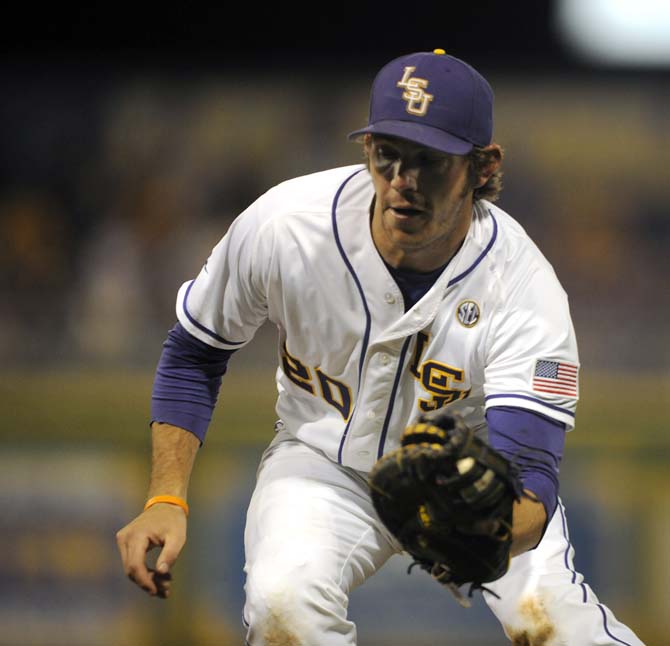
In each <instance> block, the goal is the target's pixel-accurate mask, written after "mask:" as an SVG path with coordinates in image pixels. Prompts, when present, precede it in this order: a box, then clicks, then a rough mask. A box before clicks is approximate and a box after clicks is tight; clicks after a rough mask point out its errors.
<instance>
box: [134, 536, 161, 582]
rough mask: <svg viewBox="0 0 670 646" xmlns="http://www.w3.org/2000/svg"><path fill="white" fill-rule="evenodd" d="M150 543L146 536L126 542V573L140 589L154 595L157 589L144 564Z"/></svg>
mask: <svg viewBox="0 0 670 646" xmlns="http://www.w3.org/2000/svg"><path fill="white" fill-rule="evenodd" d="M151 545H152V543H151V541H150V540H149V538H148V537H147V536H144V537H141V538H140V537H138V538H136V539H135V540H134V541H130V542H129V543H128V546H127V561H126V574H127V575H128V578H129V579H130V580H131V581H133V582H134V583H136V584H137V585H138V586H140V588H142V590H144V591H146V592H148V593H149V594H150V595H155V594H157V592H158V590H157V588H156V584H155V583H154V580H153V577H152V576H151V573H150V572H149V569H148V568H147V565H146V554H147V550H148V549H149V548H150V547H151Z"/></svg>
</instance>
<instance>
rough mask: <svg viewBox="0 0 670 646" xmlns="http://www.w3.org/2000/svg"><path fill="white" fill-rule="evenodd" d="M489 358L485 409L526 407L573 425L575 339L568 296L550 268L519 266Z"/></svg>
mask: <svg viewBox="0 0 670 646" xmlns="http://www.w3.org/2000/svg"><path fill="white" fill-rule="evenodd" d="M485 362H486V367H485V383H484V395H485V399H486V408H487V410H488V409H490V408H492V407H494V406H513V407H516V408H525V409H528V410H531V411H534V412H536V413H540V414H541V415H545V416H547V417H550V418H552V419H555V420H557V421H559V422H562V423H564V424H565V425H566V428H567V429H568V430H570V429H572V428H573V427H574V423H575V412H576V408H577V400H578V396H579V383H578V380H579V358H578V352H577V341H576V338H575V332H574V327H573V324H572V320H571V317H570V310H569V305H568V298H567V295H566V294H565V291H564V290H563V288H562V287H561V285H560V283H559V282H558V279H557V278H556V276H555V274H554V273H553V270H551V268H550V267H549V266H545V265H530V266H526V267H525V268H523V273H521V268H520V269H519V278H518V279H517V280H516V281H515V289H514V290H513V291H510V292H509V293H508V294H505V295H504V296H503V298H501V299H500V304H499V306H498V309H497V311H496V312H495V314H494V316H493V318H492V322H491V327H490V330H489V338H488V343H487V347H486V357H485Z"/></svg>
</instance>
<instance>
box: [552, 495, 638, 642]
mask: <svg viewBox="0 0 670 646" xmlns="http://www.w3.org/2000/svg"><path fill="white" fill-rule="evenodd" d="M557 507H558V510H559V512H560V513H561V525H562V528H563V538H564V539H565V542H566V543H567V547H566V548H565V552H564V554H563V562H564V563H565V567H566V569H567V570H568V571H570V572H572V583H575V581H576V580H577V572H576V571H575V570H574V569H573V568H571V567H570V564H569V563H568V554H569V553H570V548H571V547H572V543H570V539H569V538H568V528H567V524H566V522H565V511H564V509H563V505H562V504H561V502H560V500H559V502H558V505H557ZM579 586H580V587H581V589H582V602H583V603H587V598H588V596H587V592H586V586H585V585H584V583H580V584H579ZM596 605H597V607H598V609H599V610H600V613H601V614H602V616H603V628H604V629H605V632H606V633H607V635H608V636H609V637H611V638H612V639H613V640H614V641H616V642H617V643H619V644H624V646H631V644H629V643H628V642H625V641H623V640H621V639H619V638H618V637H615V636H614V635H613V634H612V633H611V632H610V631H609V628H608V627H607V615H606V614H605V610H604V608H603V605H602V604H601V603H598V604H596Z"/></svg>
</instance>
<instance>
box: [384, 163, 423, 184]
mask: <svg viewBox="0 0 670 646" xmlns="http://www.w3.org/2000/svg"><path fill="white" fill-rule="evenodd" d="M418 175H419V169H418V168H416V167H414V166H411V165H409V164H408V163H406V162H403V160H401V159H400V160H398V161H396V163H395V164H393V175H392V177H391V186H392V187H393V188H394V189H396V190H397V191H407V190H411V191H415V190H416V188H417V184H418Z"/></svg>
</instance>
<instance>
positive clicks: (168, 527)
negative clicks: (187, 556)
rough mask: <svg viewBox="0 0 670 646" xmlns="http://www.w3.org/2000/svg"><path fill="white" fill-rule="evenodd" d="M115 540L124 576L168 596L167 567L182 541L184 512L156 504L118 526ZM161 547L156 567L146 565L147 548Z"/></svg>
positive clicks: (160, 595)
mask: <svg viewBox="0 0 670 646" xmlns="http://www.w3.org/2000/svg"><path fill="white" fill-rule="evenodd" d="M116 542H117V545H118V547H119V552H120V554H121V560H122V562H123V568H124V570H125V572H126V574H127V576H128V578H129V579H130V580H131V581H133V582H134V583H136V584H137V585H138V586H139V587H140V588H142V590H144V591H145V592H147V593H148V594H149V595H151V596H152V597H159V598H161V599H165V598H167V597H168V596H170V588H171V583H172V575H171V574H170V570H171V568H172V566H173V564H174V563H175V561H176V560H177V557H178V556H179V553H180V552H181V549H182V547H183V546H184V544H185V543H186V514H185V513H184V511H183V510H182V509H180V508H179V507H177V506H175V505H169V504H157V505H153V506H152V507H150V508H149V509H147V510H146V511H144V512H142V513H141V514H140V515H139V516H138V517H137V518H135V520H133V521H132V522H130V523H129V524H128V525H126V526H125V527H124V528H123V529H121V530H119V532H117V534H116ZM155 547H160V548H162V549H161V551H160V553H159V555H158V558H157V559H156V567H155V568H150V567H148V566H147V552H149V551H150V550H151V549H153V548H155Z"/></svg>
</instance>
